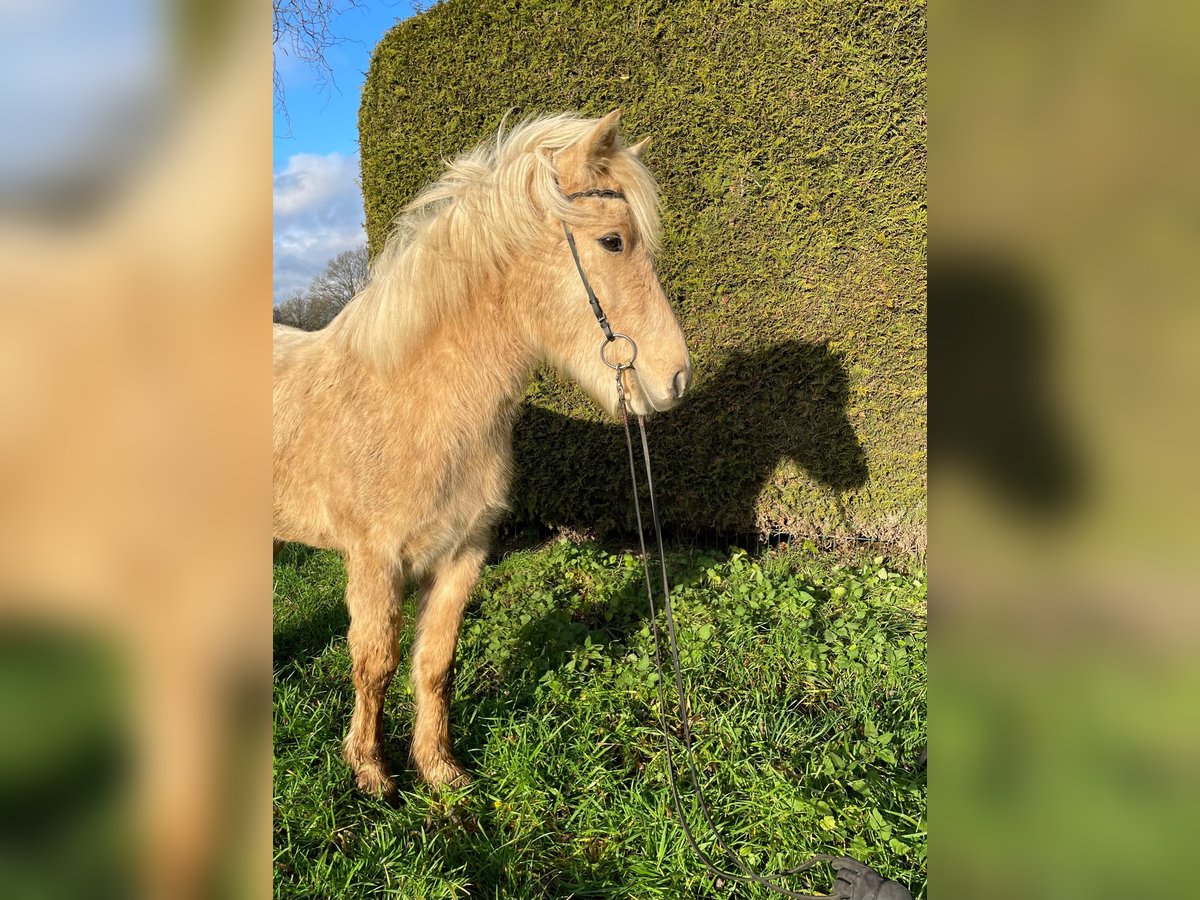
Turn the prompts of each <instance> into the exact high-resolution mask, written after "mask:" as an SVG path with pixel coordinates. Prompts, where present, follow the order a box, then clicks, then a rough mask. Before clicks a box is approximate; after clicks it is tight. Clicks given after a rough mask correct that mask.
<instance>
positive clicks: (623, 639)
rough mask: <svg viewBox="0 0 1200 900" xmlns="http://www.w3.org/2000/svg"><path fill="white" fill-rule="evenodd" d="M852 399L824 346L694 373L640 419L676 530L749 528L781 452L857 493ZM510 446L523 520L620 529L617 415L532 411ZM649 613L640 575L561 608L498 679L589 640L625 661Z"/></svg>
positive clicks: (842, 370)
mask: <svg viewBox="0 0 1200 900" xmlns="http://www.w3.org/2000/svg"><path fill="white" fill-rule="evenodd" d="M849 396H850V391H849V379H848V376H847V373H846V367H845V364H844V362H843V360H842V357H841V356H840V355H839V354H837V353H834V352H832V351H831V350H829V348H828V347H826V346H825V345H823V344H812V343H806V342H802V341H787V342H784V343H780V344H776V345H773V346H771V347H767V348H764V349H762V350H757V351H753V352H738V353H734V354H732V355H731V356H729V357H728V358H727V359H726V360H725V361H724V363H723V364H722V365H720V366H719V367H717V368H716V369H715V370H714V371H712V372H711V373H710V374H708V376H707V377H703V375H702V376H701V377H700V378H699V379H698V385H697V387H696V388H695V390H694V393H693V394H692V395H691V396H689V397H687V398H685V400H684V402H683V404H681V406H680V407H679V408H678V409H677V410H674V411H672V412H670V413H667V414H665V415H663V416H662V417H658V418H655V419H650V420H647V430H648V432H649V443H650V452H651V456H652V461H653V464H654V477H655V491H656V494H657V495H658V498H659V503H660V509H661V510H662V513H663V520H664V523H665V526H666V527H667V528H674V530H675V531H676V532H677V533H680V534H683V535H687V534H688V533H689V532H691V533H700V534H704V533H712V532H716V533H718V534H739V533H740V534H748V533H752V532H755V531H756V530H757V528H758V523H757V519H756V504H757V501H758V499H759V495H760V493H761V492H762V490H763V487H764V486H765V485H766V484H767V482H768V481H769V480H770V479H772V478H774V477H775V474H776V472H777V470H778V468H779V464H780V463H781V462H783V461H785V460H790V461H791V462H793V463H794V464H795V465H796V467H798V468H799V469H800V470H802V471H803V472H804V473H806V474H807V475H808V477H809V478H810V479H811V480H812V481H813V482H815V483H817V484H818V485H820V486H821V487H822V488H824V489H826V490H828V491H830V492H832V493H833V494H834V495H835V496H836V495H840V494H841V493H843V492H845V491H849V490H854V489H857V488H861V487H862V486H863V485H865V484H866V483H867V478H868V470H867V463H866V455H865V453H864V452H863V448H862V445H861V443H860V442H859V440H858V436H857V435H856V434H855V432H854V428H853V426H852V425H851V423H850V420H849V418H848V416H847V410H846V407H847V403H848V401H849ZM634 440H635V441H637V436H636V435H635V436H634ZM516 448H517V453H516V466H517V473H516V478H515V480H514V497H515V498H518V499H516V500H515V501H514V513H515V514H516V515H515V518H516V519H517V520H518V521H521V518H522V514H524V516H525V521H530V520H532V519H534V516H535V515H539V514H540V518H541V522H542V523H545V524H552V525H555V526H560V527H561V526H566V527H570V528H574V529H577V530H585V531H592V532H595V533H598V534H600V535H608V536H611V535H613V534H614V533H623V534H626V535H628V533H629V531H630V530H631V528H632V527H633V523H634V520H633V512H632V502H633V501H632V494H631V490H630V485H629V457H628V451H627V449H626V446H625V436H624V430H623V428H622V426H621V425H620V424H608V423H603V424H602V423H595V422H583V421H579V420H576V419H571V418H568V417H566V416H563V415H560V414H558V413H555V412H552V411H550V410H546V409H543V408H540V407H533V406H529V407H527V408H526V409H525V411H524V413H523V414H522V416H521V419H520V421H519V422H518V425H517V433H516ZM635 453H640V451H637V450H636V448H635ZM639 466H640V462H639ZM644 514H645V515H648V514H649V510H648V508H645V509H644ZM649 527H650V525H649V523H648V522H647V528H649ZM648 537H650V538H651V539H652V534H650V535H648ZM668 564H669V574H670V578H671V582H672V583H673V584H674V583H686V582H688V581H691V580H692V579H693V578H694V577H696V575H697V574H698V572H699V571H700V570H701V569H702V568H703V567H704V565H707V563H705V562H701V561H699V559H698V558H693V559H692V560H691V561H688V559H687V558H686V555H678V556H674V557H672V558H670V559H669V560H668ZM646 612H647V610H646V595H645V586H644V584H643V583H642V581H641V580H640V579H637V580H635V581H634V582H632V583H631V584H630V585H629V586H628V587H627V588H626V589H625V590H624V591H622V592H621V593H620V594H619V595H618V596H617V597H615V598H614V599H613V600H612V601H611V602H610V603H609V606H608V608H605V609H597V608H591V607H588V608H585V609H582V610H577V611H576V612H575V613H574V615H573V619H572V622H571V626H572V627H564V625H565V623H564V622H563V621H562V620H563V618H564V616H565V615H566V613H565V611H563V610H551V611H550V612H549V613H547V614H546V615H544V616H542V617H540V618H536V619H534V620H533V621H531V622H529V623H528V624H527V625H526V626H525V627H524V628H523V629H522V632H521V635H520V639H519V640H518V642H517V646H518V650H517V652H516V654H515V655H514V656H513V657H512V658H511V659H510V660H509V663H508V666H507V675H506V677H505V680H506V682H509V683H514V681H520V677H519V673H518V670H520V669H523V668H524V669H535V670H537V669H540V670H542V671H544V670H546V669H553V668H556V667H557V666H558V665H561V664H562V663H563V662H565V660H566V659H567V657H568V656H569V654H570V653H571V652H572V651H573V650H574V649H575V648H576V647H578V646H581V645H582V644H583V642H584V640H585V639H586V638H588V637H590V638H591V641H592V643H593V644H594V645H599V646H602V647H604V648H605V649H606V651H607V652H608V653H610V654H612V655H614V656H619V655H621V654H622V653H624V652H626V651H625V645H626V643H627V638H628V636H629V635H630V634H632V633H634V632H635V631H637V630H638V629H640V628H641V627H642V626H643V625H644V624H645V617H646Z"/></svg>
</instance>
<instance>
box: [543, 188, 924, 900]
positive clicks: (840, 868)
mask: <svg viewBox="0 0 1200 900" xmlns="http://www.w3.org/2000/svg"><path fill="white" fill-rule="evenodd" d="M579 197H601V198H604V199H624V195H623V194H621V193H620V192H619V191H609V190H591V191H579V192H577V193H574V194H569V195H568V196H567V198H566V199H567V200H575V199H577V198H579ZM562 226H563V233H564V234H565V236H566V239H567V246H568V247H569V248H570V250H571V259H572V260H573V261H574V262H575V270H576V271H577V272H578V273H579V280H580V281H581V282H583V287H584V290H585V291H586V292H587V296H588V302H589V304H590V305H591V307H592V313H593V314H594V315H595V316H596V321H597V322H598V323H599V325H600V329H601V330H602V331H603V332H604V343H603V344H601V345H600V359H601V360H602V361H603V362H604V364H605V365H606V366H608V367H609V368H610V369H615V370H616V383H617V401H618V404H619V406H620V409H621V421H622V422H623V424H624V426H625V446H626V447H627V448H628V450H629V477H630V480H631V482H632V484H633V508H634V511H635V513H636V515H637V527H638V544H639V547H640V548H641V553H642V571H643V573H644V575H645V578H646V599H647V600H648V601H649V604H650V628H651V633H652V634H653V638H654V666H655V669H656V671H657V672H658V711H659V723H660V725H661V727H662V733H663V744H664V746H665V747H666V751H667V776H668V778H667V782H668V784H669V786H670V789H671V801H672V803H673V804H674V806H675V815H676V816H678V817H679V824H680V825H681V826H683V833H684V835H686V837H687V842H688V844H689V845H690V846H691V848H692V851H693V852H694V853H695V854H696V856H697V858H699V860H700V862H701V863H703V865H704V867H705V868H706V869H708V871H709V872H710V873H711V874H713V875H715V876H716V877H717V878H718V879H725V880H726V881H734V882H740V883H743V884H758V885H762V886H763V887H765V888H767V889H768V890H771V891H774V892H775V893H777V894H782V895H783V896H785V897H793V898H795V900H912V895H911V894H910V893H909V892H908V891H907V890H906V889H905V888H904V887H902V886H901V885H900V884H898V883H897V882H895V881H886V880H885V879H883V878H882V877H881V876H880V875H879V874H878V873H876V872H875V870H874V869H872V868H871V867H870V866H867V865H865V864H864V863H860V862H859V861H858V860H856V859H853V858H852V857H848V856H838V857H834V856H827V855H825V854H817V855H814V856H813V857H811V858H810V859H809V860H808V861H806V862H804V863H803V864H801V865H799V866H797V867H796V868H794V869H787V870H784V871H781V872H775V873H772V874H770V875H759V874H757V873H756V872H752V871H751V870H750V869H749V868H747V866H746V864H745V863H743V862H742V861H741V859H739V858H738V856H737V854H735V853H734V852H733V851H732V850H731V849H730V848H729V845H728V844H726V843H725V839H724V837H723V836H722V835H721V831H720V829H719V828H717V825H716V823H715V822H714V821H713V818H712V814H711V812H710V811H709V808H708V802H707V801H706V800H705V798H704V792H703V790H701V788H700V775H699V773H698V772H697V770H696V762H695V754H694V750H693V748H692V729H691V724H690V720H689V718H688V712H687V693H686V692H685V691H684V686H683V670H682V667H681V665H680V662H679V642H678V640H677V639H676V634H675V612H674V609H673V608H672V605H671V587H670V583H669V582H668V580H667V558H666V553H665V550H664V547H663V536H662V523H661V521H660V520H659V517H658V502H657V500H656V498H655V495H654V476H653V474H652V473H651V470H650V445H649V442H648V441H647V440H646V422H645V419H643V417H642V416H638V417H637V420H638V431H639V432H640V434H641V439H642V440H641V443H642V461H643V463H644V465H645V469H646V489H647V491H648V492H649V494H650V515H651V518H652V519H653V521H654V535H655V538H656V540H657V542H658V562H659V574H660V575H661V577H662V591H663V611H664V612H665V613H666V619H667V636H668V638H669V644H670V649H671V668H672V670H673V671H674V673H675V689H676V692H677V693H678V695H679V722H680V731H681V733H682V736H683V747H684V754H683V755H684V760H685V761H686V763H687V768H688V772H689V773H690V775H691V777H692V784H693V786H694V787H695V794H696V799H697V800H698V801H699V805H700V812H701V814H702V816H703V818H704V821H705V822H706V823H707V825H708V827H709V828H710V829H712V833H713V837H714V838H715V840H716V842H717V845H718V846H719V847H720V848H721V850H722V851H724V853H725V854H726V855H727V856H728V857H729V858H730V859H732V860H733V862H734V864H735V865H736V866H737V867H738V869H740V870H741V871H740V872H729V871H726V870H724V869H721V868H720V867H719V866H717V864H716V863H715V862H713V860H712V858H711V857H709V855H708V854H707V853H705V852H704V851H703V850H702V849H701V848H700V845H699V844H698V843H697V841H696V838H695V836H694V835H693V834H692V829H691V826H690V825H689V824H688V820H687V817H686V816H685V815H684V814H683V802H682V801H681V800H680V799H679V785H678V776H677V774H676V769H675V757H674V752H673V750H672V747H671V730H670V726H669V725H668V724H667V695H666V690H665V688H664V687H663V667H662V654H661V651H660V649H659V643H660V640H659V631H658V609H657V606H656V604H655V602H654V588H653V585H652V579H651V576H650V558H649V556H648V554H647V553H646V531H645V527H644V526H643V523H642V502H641V497H640V495H639V493H638V483H637V465H636V464H635V463H634V459H633V433H632V432H631V431H630V428H629V410H628V408H627V407H626V405H625V385H624V381H623V373H625V372H626V371H629V372H634V374H635V375H636V370H635V369H634V367H633V364H634V362H635V361H636V360H637V344H636V343H634V341H633V338H631V337H629V336H628V335H625V334H621V333H619V332H614V331H613V330H612V328H611V326H610V325H609V322H608V317H607V316H606V315H605V314H604V310H603V308H602V307H601V306H600V299H599V298H598V297H597V296H596V292H595V291H593V290H592V285H591V283H590V282H589V281H588V278H587V275H586V274H585V273H584V271H583V264H582V263H581V262H580V260H579V251H578V249H577V248H576V246H575V235H574V234H572V233H571V229H570V227H568V225H567V223H566V222H565V221H564V222H563V223H562ZM618 338H623V339H624V340H626V341H628V342H629V349H630V356H629V359H628V360H626V361H625V362H616V363H612V362H609V360H608V356H607V350H608V348H609V347H610V346H611V345H612V344H614V343H616V341H617V339H618ZM820 863H829V864H830V865H831V866H832V867H833V869H834V871H835V872H836V873H837V875H836V878H835V881H834V885H833V888H834V890H835V891H837V893H835V894H827V895H820V894H801V893H799V892H798V891H793V890H790V889H789V888H786V887H784V886H783V885H780V884H777V883H776V880H777V879H779V878H785V877H790V876H794V875H798V874H800V873H801V872H804V871H806V870H807V869H811V868H812V867H813V866H815V865H818V864H820Z"/></svg>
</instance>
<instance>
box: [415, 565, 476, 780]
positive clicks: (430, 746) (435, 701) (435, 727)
mask: <svg viewBox="0 0 1200 900" xmlns="http://www.w3.org/2000/svg"><path fill="white" fill-rule="evenodd" d="M486 555H487V551H486V548H485V547H484V546H483V545H482V542H479V543H475V542H472V543H471V544H469V545H468V546H466V547H464V548H462V549H460V550H458V551H457V552H456V553H454V554H451V555H449V556H447V557H446V558H444V559H442V560H440V561H439V562H438V563H437V564H436V565H435V566H434V568H433V571H432V572H431V573H430V575H429V577H428V579H426V581H425V584H424V585H422V588H421V605H420V611H419V612H418V614H417V637H416V643H415V646H414V648H413V658H412V684H413V692H414V693H415V695H416V713H417V717H416V723H415V725H414V727H413V742H412V759H413V764H414V765H415V766H416V767H417V771H418V772H419V773H420V774H421V777H422V778H423V779H425V781H427V782H428V783H429V784H430V785H432V786H434V787H441V786H443V785H463V784H466V783H467V781H468V780H469V779H468V777H467V773H466V772H465V771H464V770H463V768H462V766H461V765H459V763H458V760H456V759H455V758H454V751H453V749H452V748H451V746H450V698H449V696H448V695H449V687H450V677H451V671H452V668H453V666H454V647H455V645H456V644H457V643H458V631H459V627H460V626H461V625H462V617H463V610H464V609H465V608H466V605H467V598H468V597H469V596H470V594H471V588H472V587H474V586H475V582H476V581H477V580H478V578H479V570H480V568H481V567H482V566H483V561H484V558H485V557H486Z"/></svg>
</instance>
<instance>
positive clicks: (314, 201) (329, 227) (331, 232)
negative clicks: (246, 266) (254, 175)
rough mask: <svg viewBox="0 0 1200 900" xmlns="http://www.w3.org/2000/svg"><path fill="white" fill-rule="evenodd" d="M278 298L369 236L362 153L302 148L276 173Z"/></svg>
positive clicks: (304, 285) (303, 285) (276, 289)
mask: <svg viewBox="0 0 1200 900" xmlns="http://www.w3.org/2000/svg"><path fill="white" fill-rule="evenodd" d="M274 202H275V260H274V262H275V267H274V268H275V289H274V294H275V301H276V302H278V301H279V300H282V299H283V298H284V297H285V296H286V295H287V294H289V293H291V292H292V291H294V290H296V289H297V288H305V287H307V286H308V283H309V281H310V280H311V279H312V277H313V276H314V275H316V274H317V273H318V272H320V271H321V270H322V269H324V268H325V263H327V262H328V261H329V260H331V259H332V258H333V257H335V256H337V255H338V254H339V253H341V252H342V251H343V250H351V249H353V248H354V247H358V246H361V245H362V244H365V243H366V241H367V235H366V232H365V231H363V226H362V222H363V206H362V190H361V189H360V187H359V182H358V155H357V154H355V155H353V156H343V155H342V154H341V153H330V154H327V155H325V156H321V155H318V154H314V153H296V154H294V155H292V156H291V157H289V158H288V161H287V165H286V166H285V167H284V168H283V169H281V170H280V171H277V172H276V173H275V184H274Z"/></svg>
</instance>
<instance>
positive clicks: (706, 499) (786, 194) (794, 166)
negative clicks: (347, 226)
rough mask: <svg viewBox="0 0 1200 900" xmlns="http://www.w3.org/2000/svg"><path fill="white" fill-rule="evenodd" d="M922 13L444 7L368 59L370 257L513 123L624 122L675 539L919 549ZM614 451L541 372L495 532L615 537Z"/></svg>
mask: <svg viewBox="0 0 1200 900" xmlns="http://www.w3.org/2000/svg"><path fill="white" fill-rule="evenodd" d="M925 40H926V26H925V5H924V3H922V2H902V0H885V2H863V0H842V2H837V0H835V2H828V3H820V2H815V3H808V2H800V0H775V2H732V0H729V2H720V0H717V2H705V0H679V2H666V0H658V2H654V0H617V2H614V0H607V2H593V0H581V2H576V0H571V2H565V0H524V2H522V0H450V2H447V3H443V4H439V5H437V6H435V7H433V8H432V9H430V10H429V11H427V12H425V13H423V14H421V15H419V16H416V17H415V18H413V19H409V20H407V21H404V22H401V23H400V24H398V25H397V26H396V27H395V28H393V29H392V30H391V31H390V32H389V33H388V34H387V35H386V36H385V37H384V38H383V40H382V41H381V42H380V44H379V46H378V47H377V48H376V50H375V53H374V57H373V59H372V62H371V68H370V72H369V75H368V78H367V82H366V85H365V87H364V89H363V96H362V106H361V109H360V113H359V130H360V140H361V148H362V184H363V194H364V199H365V205H366V215H367V232H368V235H369V239H370V246H371V249H372V252H374V251H377V250H378V249H379V247H381V246H382V244H383V241H384V240H385V239H386V236H387V233H388V229H389V225H390V222H391V221H392V219H393V218H394V216H395V215H396V213H397V211H398V210H399V209H400V207H401V206H402V205H403V204H404V203H405V202H406V201H407V200H408V199H409V198H411V197H412V196H413V194H414V193H415V192H416V191H417V190H418V189H419V188H420V187H421V186H422V185H423V184H425V183H426V182H428V181H429V180H430V179H433V178H436V177H437V176H438V174H439V173H440V171H441V169H442V165H443V161H444V160H445V159H448V158H450V157H453V156H455V155H456V154H457V153H459V152H461V151H462V150H465V149H467V148H468V147H470V146H472V145H474V144H476V143H478V142H479V141H480V140H483V139H486V138H488V137H490V136H492V135H494V134H495V131H496V128H497V126H498V125H499V123H500V120H501V118H502V117H503V115H504V114H505V112H506V111H508V110H509V109H510V108H513V107H515V108H516V114H517V115H522V114H535V113H542V112H551V111H558V110H563V109H572V110H579V111H580V112H582V113H584V114H586V115H593V116H599V115H602V114H604V113H606V112H608V111H609V110H611V109H612V108H614V107H617V106H620V107H621V108H622V110H623V115H622V124H623V129H624V131H625V133H626V135H627V136H628V137H629V138H630V139H631V140H632V139H637V138H640V137H643V136H645V135H650V136H651V137H652V138H653V140H652V141H651V144H650V148H649V150H648V151H647V152H646V154H645V157H644V158H645V160H646V162H647V164H648V165H649V166H650V168H651V169H652V170H653V171H654V173H655V175H656V176H657V177H658V179H659V181H660V183H661V185H662V194H663V226H664V240H663V252H662V254H661V259H660V262H659V274H660V277H661V279H662V282H663V287H664V288H665V290H666V292H667V296H668V297H670V298H671V300H672V302H673V303H674V304H675V306H676V310H677V312H678V314H679V318H680V323H681V325H682V326H683V329H684V332H685V334H686V335H687V336H688V342H689V345H690V347H691V350H692V359H693V364H694V367H695V373H696V376H695V382H694V385H695V386H694V388H693V390H694V396H691V397H690V398H689V399H688V400H687V401H686V402H685V403H684V404H683V405H682V406H681V407H680V408H679V409H678V410H677V411H673V412H671V413H668V414H666V415H664V416H662V417H660V418H657V419H656V420H652V421H651V423H650V427H651V435H650V439H651V448H652V451H653V452H654V456H655V464H656V473H655V475H656V479H657V480H659V481H661V497H662V499H663V504H664V515H665V518H666V519H667V520H668V522H669V523H672V524H674V525H675V526H677V527H680V528H684V529H687V528H691V529H721V530H729V531H741V532H750V531H757V532H762V533H772V532H784V533H789V534H793V535H799V536H809V535H822V536H829V535H843V536H858V537H869V538H876V539H882V540H885V541H888V542H891V543H895V544H898V545H901V546H905V547H910V548H913V547H916V548H923V547H924V543H925V510H926V494H925V465H926V441H925V423H926V387H925V374H926V335H925V315H926V250H925V233H926V208H925V140H926V126H925ZM623 453H624V449H623V437H622V435H621V433H620V431H619V429H618V427H617V426H614V425H612V424H611V423H607V424H606V423H605V422H604V420H603V418H602V416H601V414H600V413H599V412H598V411H597V410H596V409H595V408H594V406H593V405H592V404H591V402H590V401H589V400H588V399H587V398H586V397H585V396H584V395H583V393H582V392H581V391H579V390H578V389H576V388H574V387H573V386H571V385H567V384H564V383H562V382H560V381H559V380H557V379H556V378H555V376H554V375H553V374H552V373H542V374H540V375H539V377H538V380H537V383H536V385H535V386H534V387H533V388H532V389H531V391H530V394H529V403H528V404H527V410H526V412H525V414H524V415H523V416H522V419H521V421H520V423H519V425H518V429H517V459H518V469H519V471H518V475H517V481H516V485H515V487H514V497H513V509H514V515H515V516H516V518H517V519H518V520H524V521H539V522H544V523H546V524H552V525H572V526H576V527H580V526H582V527H588V528H597V527H598V528H605V527H613V526H625V525H627V524H628V523H629V518H628V514H627V509H628V506H627V503H628V489H627V488H625V487H624V483H623V479H625V478H627V475H626V473H627V468H626V467H627V463H626V461H625V457H624V456H623Z"/></svg>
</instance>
